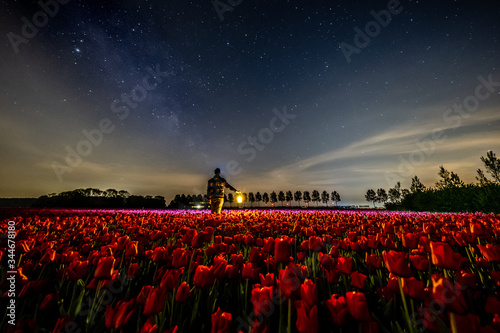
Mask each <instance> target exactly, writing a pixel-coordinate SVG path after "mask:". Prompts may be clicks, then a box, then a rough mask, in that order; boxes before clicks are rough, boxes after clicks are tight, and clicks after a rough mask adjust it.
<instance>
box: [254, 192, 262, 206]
mask: <svg viewBox="0 0 500 333" xmlns="http://www.w3.org/2000/svg"><path fill="white" fill-rule="evenodd" d="M255 201H256V202H257V206H260V204H259V203H260V202H261V201H262V195H261V194H260V192H257V193H255Z"/></svg>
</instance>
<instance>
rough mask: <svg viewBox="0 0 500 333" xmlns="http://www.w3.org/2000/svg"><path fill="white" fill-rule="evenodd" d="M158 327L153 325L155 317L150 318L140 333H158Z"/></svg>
mask: <svg viewBox="0 0 500 333" xmlns="http://www.w3.org/2000/svg"><path fill="white" fill-rule="evenodd" d="M157 332H158V326H156V324H154V323H153V317H149V318H148V319H147V320H146V322H145V323H144V325H143V326H142V328H141V332H140V333H157Z"/></svg>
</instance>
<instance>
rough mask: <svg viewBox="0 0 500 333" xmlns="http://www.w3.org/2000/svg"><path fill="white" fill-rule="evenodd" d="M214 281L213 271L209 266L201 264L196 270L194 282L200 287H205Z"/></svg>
mask: <svg viewBox="0 0 500 333" xmlns="http://www.w3.org/2000/svg"><path fill="white" fill-rule="evenodd" d="M212 283H213V277H212V272H211V270H210V268H209V267H207V266H203V265H199V266H198V267H196V271H195V272H194V277H193V284H194V285H195V286H196V287H198V288H204V287H206V286H208V285H211V284H212Z"/></svg>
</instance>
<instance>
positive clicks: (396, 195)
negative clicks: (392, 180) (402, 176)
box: [389, 182, 401, 204]
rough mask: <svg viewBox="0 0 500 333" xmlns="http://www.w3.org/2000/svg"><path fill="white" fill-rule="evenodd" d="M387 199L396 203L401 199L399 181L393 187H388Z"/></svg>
mask: <svg viewBox="0 0 500 333" xmlns="http://www.w3.org/2000/svg"><path fill="white" fill-rule="evenodd" d="M389 200H390V201H391V202H392V203H396V204H397V203H399V202H400V201H401V182H397V183H396V185H395V186H394V187H393V188H390V189H389Z"/></svg>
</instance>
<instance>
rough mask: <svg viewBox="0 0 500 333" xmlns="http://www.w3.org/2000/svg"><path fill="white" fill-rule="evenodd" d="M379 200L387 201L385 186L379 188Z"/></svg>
mask: <svg viewBox="0 0 500 333" xmlns="http://www.w3.org/2000/svg"><path fill="white" fill-rule="evenodd" d="M377 201H378V202H382V203H384V204H385V203H386V202H387V192H386V191H385V190H384V189H383V188H379V189H378V190H377Z"/></svg>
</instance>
